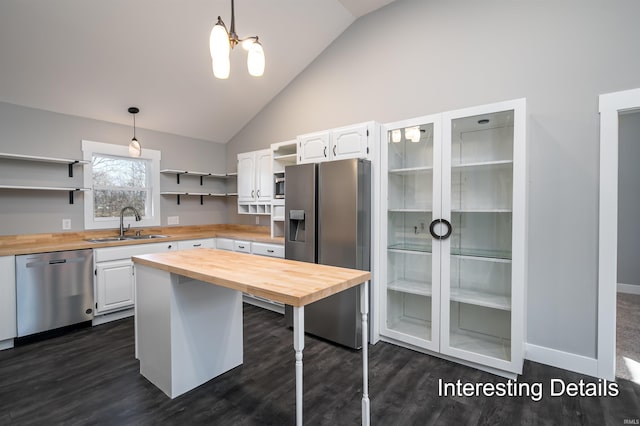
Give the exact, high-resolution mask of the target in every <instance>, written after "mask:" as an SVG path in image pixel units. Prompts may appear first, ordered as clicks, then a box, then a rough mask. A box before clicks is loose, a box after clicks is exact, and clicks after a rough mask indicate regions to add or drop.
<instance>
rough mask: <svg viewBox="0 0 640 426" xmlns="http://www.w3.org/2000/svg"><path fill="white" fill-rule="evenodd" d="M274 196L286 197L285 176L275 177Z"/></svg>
mask: <svg viewBox="0 0 640 426" xmlns="http://www.w3.org/2000/svg"><path fill="white" fill-rule="evenodd" d="M273 198H284V177H277V178H275V186H274V187H273Z"/></svg>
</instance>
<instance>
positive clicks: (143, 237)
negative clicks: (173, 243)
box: [86, 234, 169, 243]
mask: <svg viewBox="0 0 640 426" xmlns="http://www.w3.org/2000/svg"><path fill="white" fill-rule="evenodd" d="M168 237H169V236H168V235H159V234H151V235H125V236H124V237H103V238H90V239H87V240H86V241H89V242H90V243H112V242H115V241H129V240H152V239H155V238H168Z"/></svg>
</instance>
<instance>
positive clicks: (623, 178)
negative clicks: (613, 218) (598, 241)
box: [618, 112, 640, 288]
mask: <svg viewBox="0 0 640 426" xmlns="http://www.w3.org/2000/svg"><path fill="white" fill-rule="evenodd" d="M618 158H619V161H618V282H619V283H622V284H632V285H638V286H640V167H639V166H638V165H639V164H640V112H634V113H631V114H621V115H620V127H619V133H618ZM639 288H640V287H639Z"/></svg>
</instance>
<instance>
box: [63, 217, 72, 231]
mask: <svg viewBox="0 0 640 426" xmlns="http://www.w3.org/2000/svg"><path fill="white" fill-rule="evenodd" d="M62 229H63V230H68V229H71V219H62Z"/></svg>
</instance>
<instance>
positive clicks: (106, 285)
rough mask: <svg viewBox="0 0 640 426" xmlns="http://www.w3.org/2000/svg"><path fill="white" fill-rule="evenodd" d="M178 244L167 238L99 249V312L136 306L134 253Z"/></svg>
mask: <svg viewBox="0 0 640 426" xmlns="http://www.w3.org/2000/svg"><path fill="white" fill-rule="evenodd" d="M175 248H176V243H175V242H167V243H151V244H138V245H131V246H120V247H105V248H98V249H95V250H94V259H95V263H96V264H95V277H96V278H95V298H96V304H95V306H96V312H95V315H96V316H100V315H103V314H106V313H111V312H115V311H119V310H122V309H129V308H132V307H133V305H134V303H135V299H134V298H135V279H134V276H133V274H134V269H133V262H132V261H131V256H138V255H142V254H150V253H161V252H164V251H169V250H173V249H175Z"/></svg>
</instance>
